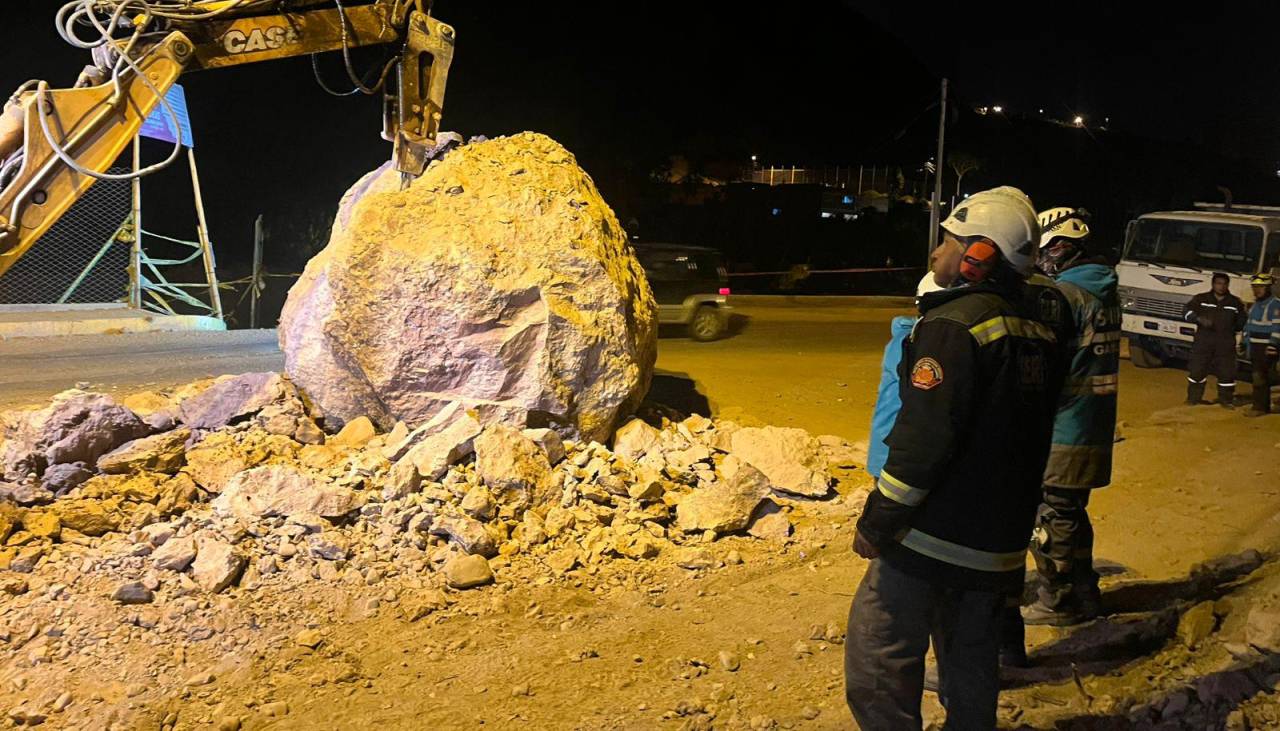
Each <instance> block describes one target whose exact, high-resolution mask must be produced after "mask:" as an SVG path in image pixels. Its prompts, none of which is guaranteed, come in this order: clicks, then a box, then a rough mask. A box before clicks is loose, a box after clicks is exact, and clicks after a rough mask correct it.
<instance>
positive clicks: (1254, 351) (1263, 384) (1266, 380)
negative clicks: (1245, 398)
mask: <svg viewBox="0 0 1280 731" xmlns="http://www.w3.org/2000/svg"><path fill="white" fill-rule="evenodd" d="M1249 360H1250V361H1252V362H1253V409H1254V410H1255V411H1261V412H1262V413H1264V414H1269V413H1271V384H1272V383H1273V382H1274V381H1275V376H1274V375H1273V374H1274V372H1275V367H1276V359H1275V357H1274V356H1270V355H1267V346H1266V345H1263V344H1262V343H1250V344H1249Z"/></svg>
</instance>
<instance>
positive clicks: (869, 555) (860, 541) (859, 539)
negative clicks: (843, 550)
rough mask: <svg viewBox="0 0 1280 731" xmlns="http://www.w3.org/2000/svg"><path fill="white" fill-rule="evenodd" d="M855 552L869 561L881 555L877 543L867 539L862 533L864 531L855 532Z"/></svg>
mask: <svg viewBox="0 0 1280 731" xmlns="http://www.w3.org/2000/svg"><path fill="white" fill-rule="evenodd" d="M853 552H854V553H856V554H858V555H859V556H861V557H863V558H865V559H867V560H868V561H870V560H871V559H874V558H879V557H880V549H878V548H876V547H875V544H873V543H872V542H871V541H869V540H867V537H866V536H865V535H863V534H862V531H858V532H857V533H854V534H853Z"/></svg>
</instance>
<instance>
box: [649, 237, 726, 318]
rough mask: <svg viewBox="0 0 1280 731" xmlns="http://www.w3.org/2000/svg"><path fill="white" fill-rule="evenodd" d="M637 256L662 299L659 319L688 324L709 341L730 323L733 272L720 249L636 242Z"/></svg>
mask: <svg viewBox="0 0 1280 731" xmlns="http://www.w3.org/2000/svg"><path fill="white" fill-rule="evenodd" d="M635 248H636V256H638V257H639V259H640V265H641V266H643V267H644V271H645V273H646V274H647V275H648V276H649V285H650V286H652V287H653V295H654V297H655V298H657V300H658V322H660V323H662V324H664V325H666V324H678V325H684V326H685V327H686V328H687V329H688V332H689V337H691V338H693V339H694V340H699V341H703V342H706V341H708V340H715V339H717V338H719V337H721V336H722V335H724V333H725V330H726V329H727V328H728V324H729V305H728V294H729V273H728V272H727V271H726V270H725V268H724V263H723V262H722V260H721V258H720V252H718V251H716V250H715V249H708V248H705V247H702V246H680V245H677V244H658V243H645V244H636V247H635Z"/></svg>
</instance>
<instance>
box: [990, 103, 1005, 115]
mask: <svg viewBox="0 0 1280 731" xmlns="http://www.w3.org/2000/svg"><path fill="white" fill-rule="evenodd" d="M991 111H993V112H995V113H996V114H999V113H1001V112H1003V111H1004V107H1002V106H1000V105H999V104H997V105H995V106H994V107H991Z"/></svg>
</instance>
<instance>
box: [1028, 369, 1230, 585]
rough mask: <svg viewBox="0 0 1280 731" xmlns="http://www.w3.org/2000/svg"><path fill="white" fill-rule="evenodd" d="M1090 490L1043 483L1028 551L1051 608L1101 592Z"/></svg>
mask: <svg viewBox="0 0 1280 731" xmlns="http://www.w3.org/2000/svg"><path fill="white" fill-rule="evenodd" d="M1233 358H1234V356H1233ZM1089 492H1090V491H1089V490H1081V489H1067V488H1063V487H1051V486H1049V485H1045V487H1044V497H1043V498H1042V499H1041V503H1040V509H1039V510H1038V511H1036V527H1035V531H1034V532H1033V533H1032V538H1031V553H1032V555H1033V556H1034V557H1035V560H1036V568H1037V569H1039V571H1040V577H1041V578H1042V579H1043V580H1044V583H1043V584H1042V585H1041V587H1040V602H1041V603H1042V604H1044V605H1045V606H1046V607H1048V608H1050V609H1054V610H1060V609H1079V608H1080V606H1081V602H1086V603H1091V602H1097V601H1098V598H1099V596H1100V592H1099V590H1098V572H1096V571H1094V570H1093V523H1091V522H1089V512H1088V507H1089Z"/></svg>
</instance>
